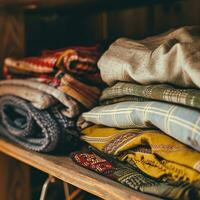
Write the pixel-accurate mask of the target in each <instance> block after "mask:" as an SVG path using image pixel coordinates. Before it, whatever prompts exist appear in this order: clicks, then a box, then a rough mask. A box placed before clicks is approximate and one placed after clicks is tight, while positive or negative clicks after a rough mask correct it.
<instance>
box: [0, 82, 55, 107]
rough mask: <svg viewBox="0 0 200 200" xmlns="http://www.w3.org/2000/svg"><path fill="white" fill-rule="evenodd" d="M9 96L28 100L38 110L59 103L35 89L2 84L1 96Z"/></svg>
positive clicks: (0, 88) (0, 87)
mask: <svg viewBox="0 0 200 200" xmlns="http://www.w3.org/2000/svg"><path fill="white" fill-rule="evenodd" d="M8 94H9V95H14V96H17V97H21V98H22V99H26V100H28V101H30V102H31V103H32V105H33V106H34V107H36V108H38V109H46V108H48V107H50V106H52V105H53V104H55V103H56V102H57V100H56V99H55V98H54V97H52V96H51V95H49V94H46V93H44V92H42V91H40V90H37V89H34V88H30V87H25V86H19V85H1V84H0V96H4V95H8Z"/></svg>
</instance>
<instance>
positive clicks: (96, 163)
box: [71, 152, 200, 200]
mask: <svg viewBox="0 0 200 200" xmlns="http://www.w3.org/2000/svg"><path fill="white" fill-rule="evenodd" d="M71 157H72V159H73V160H74V161H75V162H76V163H77V164H79V165H80V166H82V167H84V168H87V169H90V170H92V171H95V172H97V173H98V174H101V175H103V176H105V177H107V178H110V179H112V180H115V181H117V182H119V183H121V184H123V185H126V186H128V187H130V188H132V189H134V190H137V191H140V192H144V193H147V194H151V195H155V196H159V197H163V198H167V199H174V200H175V199H177V200H178V199H182V200H193V199H199V198H200V188H199V186H198V184H199V182H197V183H194V184H190V185H189V184H186V183H182V182H176V183H175V182H174V183H172V182H171V183H170V182H166V181H165V182H162V181H161V180H155V179H153V178H151V177H149V176H146V175H145V174H143V173H142V172H141V171H139V170H138V169H137V168H136V167H134V166H130V165H128V164H126V163H124V162H119V161H117V160H114V159H111V158H110V157H109V158H108V156H105V155H104V154H102V153H101V155H97V154H96V153H94V152H75V153H72V154H71Z"/></svg>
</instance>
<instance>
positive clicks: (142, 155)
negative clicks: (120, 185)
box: [81, 125, 200, 183]
mask: <svg viewBox="0 0 200 200" xmlns="http://www.w3.org/2000/svg"><path fill="white" fill-rule="evenodd" d="M81 133H82V136H81V139H82V140H84V141H85V142H87V143H89V144H90V145H92V146H93V147H95V148H97V149H98V150H100V151H102V152H104V153H107V154H109V155H112V156H114V157H116V158H117V159H119V160H121V161H126V162H128V163H130V164H132V163H133V164H134V165H136V166H137V167H138V168H139V169H140V170H141V171H142V172H144V173H145V174H148V175H149V176H151V177H154V178H156V179H160V178H164V179H167V180H169V181H171V180H173V181H184V182H190V183H192V182H194V181H200V174H199V173H200V153H199V152H197V151H195V150H193V149H191V148H189V147H187V146H186V145H184V144H182V143H180V142H178V141H176V140H175V139H173V138H171V137H169V136H168V135H166V134H163V132H161V131H159V130H143V129H115V128H109V127H104V126H101V125H94V126H91V127H89V128H86V129H84V130H82V131H81Z"/></svg>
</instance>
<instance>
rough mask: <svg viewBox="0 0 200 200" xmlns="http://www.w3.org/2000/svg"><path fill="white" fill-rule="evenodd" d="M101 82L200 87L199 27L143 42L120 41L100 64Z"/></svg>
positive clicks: (178, 30) (168, 33) (114, 44)
mask: <svg viewBox="0 0 200 200" xmlns="http://www.w3.org/2000/svg"><path fill="white" fill-rule="evenodd" d="M98 66H99V69H100V72H101V77H102V79H103V80H104V81H105V82H106V83H107V84H109V85H113V84H114V83H116V82H118V81H126V82H134V83H140V84H144V85H147V84H152V83H169V84H173V85H178V86H181V87H196V88H199V87H200V78H199V77H200V67H199V66H200V27H197V26H192V27H182V28H179V29H177V30H173V31H170V32H167V33H165V34H162V35H158V36H154V37H150V38H146V39H144V40H139V41H136V40H131V39H126V38H120V39H118V40H116V41H115V42H114V43H113V44H112V45H111V46H110V47H109V49H108V50H107V51H106V52H105V53H104V54H103V55H102V57H101V58H100V60H99V61H98Z"/></svg>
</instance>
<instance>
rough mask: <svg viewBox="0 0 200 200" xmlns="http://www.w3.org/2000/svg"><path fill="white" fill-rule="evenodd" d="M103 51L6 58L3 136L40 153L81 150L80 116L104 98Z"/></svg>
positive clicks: (0, 106)
mask: <svg viewBox="0 0 200 200" xmlns="http://www.w3.org/2000/svg"><path fill="white" fill-rule="evenodd" d="M101 52H102V46H101V45H94V46H88V47H78V46H77V47H68V48H65V49H60V50H56V51H44V52H42V55H41V56H39V57H29V58H24V59H18V60H17V59H13V58H7V59H6V60H5V65H4V75H5V77H6V80H2V81H0V120H1V125H0V129H1V131H0V132H1V134H3V135H4V136H5V137H7V138H9V139H10V140H12V141H14V142H16V143H18V144H21V145H22V146H24V147H26V148H27V149H30V150H34V151H38V152H52V151H60V150H64V151H65V152H70V151H72V150H75V149H77V148H78V146H79V143H80V142H79V141H80V139H79V132H78V131H77V129H76V120H77V118H78V116H79V115H80V114H81V113H82V112H83V111H86V110H88V109H90V108H92V107H93V106H94V105H95V104H96V102H97V100H98V98H99V96H100V93H101V88H103V87H104V85H105V84H104V83H103V82H102V80H101V77H100V73H99V70H98V68H97V61H98V59H99V57H100V55H101Z"/></svg>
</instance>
